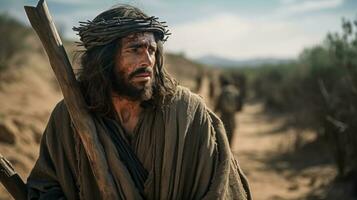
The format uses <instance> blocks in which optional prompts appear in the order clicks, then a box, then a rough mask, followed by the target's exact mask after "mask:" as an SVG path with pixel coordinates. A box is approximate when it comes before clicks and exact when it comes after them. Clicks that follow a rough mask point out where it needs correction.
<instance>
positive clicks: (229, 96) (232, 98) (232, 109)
mask: <svg viewBox="0 0 357 200" xmlns="http://www.w3.org/2000/svg"><path fill="white" fill-rule="evenodd" d="M220 82H221V86H222V91H221V94H220V95H219V97H218V100H217V104H216V106H215V111H218V112H220V116H221V119H222V122H223V124H224V127H225V129H226V134H227V137H228V141H229V144H230V146H232V139H233V135H234V131H235V128H236V119H235V114H236V112H237V111H239V110H240V109H241V108H242V106H241V105H242V99H241V96H240V93H239V91H238V89H237V88H236V86H235V85H233V83H232V80H230V78H229V77H228V76H225V75H221V76H220Z"/></svg>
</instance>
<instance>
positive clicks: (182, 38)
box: [166, 14, 327, 59]
mask: <svg viewBox="0 0 357 200" xmlns="http://www.w3.org/2000/svg"><path fill="white" fill-rule="evenodd" d="M301 23H304V22H301ZM171 30H172V33H173V35H172V37H170V38H169V41H168V42H167V44H166V47H167V49H168V50H170V51H174V52H184V53H186V54H187V55H188V56H190V57H200V56H203V55H207V54H210V55H212V54H213V55H219V56H224V57H229V58H234V59H247V58H256V57H279V58H281V57H284V58H291V57H296V56H297V55H298V54H299V52H300V51H301V50H302V49H303V48H305V47H307V46H311V45H314V44H316V43H318V42H320V40H321V39H322V38H323V37H324V35H325V33H326V32H327V31H326V30H324V29H323V28H322V29H321V31H320V32H316V31H315V30H312V29H311V30H307V29H306V27H305V28H303V26H302V25H301V24H296V23H292V22H287V21H266V20H248V19H244V18H241V17H239V16H237V15H233V14H231V15H229V14H222V15H217V16H215V17H212V18H209V19H204V20H201V21H196V22H191V23H186V24H182V25H178V26H174V27H172V28H171Z"/></svg>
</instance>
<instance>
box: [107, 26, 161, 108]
mask: <svg viewBox="0 0 357 200" xmlns="http://www.w3.org/2000/svg"><path fill="white" fill-rule="evenodd" d="M120 42H121V44H120V46H121V48H119V49H118V52H117V55H116V57H115V69H114V72H115V74H114V79H115V80H114V82H113V90H114V92H115V93H117V94H118V95H123V96H126V97H129V98H130V99H132V100H141V101H142V100H148V99H150V98H151V97H152V90H153V83H154V78H155V77H154V66H155V63H156V59H155V54H156V50H157V44H156V41H155V37H154V34H153V33H150V32H144V33H133V34H130V35H128V36H126V37H124V38H122V39H121V41H120Z"/></svg>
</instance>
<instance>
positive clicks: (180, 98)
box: [170, 86, 208, 117]
mask: <svg viewBox="0 0 357 200" xmlns="http://www.w3.org/2000/svg"><path fill="white" fill-rule="evenodd" d="M170 107H171V108H172V107H174V108H175V109H176V110H177V112H180V113H182V114H184V113H187V114H188V115H189V116H190V115H191V117H193V115H196V114H197V111H199V112H198V113H201V114H204V113H205V111H206V110H207V109H208V108H207V106H206V104H205V103H204V101H203V98H202V97H201V96H199V95H198V94H195V93H193V92H191V91H190V90H189V89H188V88H186V87H183V86H177V90H176V93H175V95H174V97H173V99H172V101H171V106H170Z"/></svg>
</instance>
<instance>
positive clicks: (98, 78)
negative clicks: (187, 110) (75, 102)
mask: <svg viewBox="0 0 357 200" xmlns="http://www.w3.org/2000/svg"><path fill="white" fill-rule="evenodd" d="M113 9H115V12H113V11H112V10H113ZM113 9H111V10H109V11H105V12H103V13H101V14H99V15H98V16H97V17H96V18H95V19H94V20H103V19H104V20H105V19H110V18H113V13H115V16H118V15H119V16H122V17H142V16H146V15H145V14H144V13H143V12H142V11H141V10H139V9H138V8H135V7H132V6H129V5H121V6H119V7H116V8H113ZM154 35H155V33H154ZM155 39H156V42H157V47H158V48H157V51H156V54H155V57H156V64H155V67H154V75H155V79H154V80H155V82H154V83H153V98H152V100H151V101H152V102H153V103H154V104H155V105H158V106H159V105H161V104H164V103H165V102H167V101H168V100H169V99H171V97H172V96H173V94H174V93H175V91H176V85H177V84H176V81H175V80H174V79H173V78H172V77H171V76H170V75H169V74H168V73H167V71H166V70H165V68H164V66H163V63H164V52H163V45H162V41H160V40H159V39H158V37H157V36H156V35H155ZM120 40H121V39H120V38H118V39H117V40H115V41H113V42H111V43H109V44H107V45H104V46H96V47H93V48H91V49H89V50H86V51H84V52H82V53H83V54H82V55H81V57H80V65H81V68H80V70H79V71H78V73H77V77H78V80H79V82H80V85H81V88H82V92H83V95H84V97H85V100H86V103H87V105H88V107H89V110H90V111H93V112H96V113H97V114H99V115H103V116H108V115H109V116H112V115H113V114H114V113H115V112H114V107H113V105H112V98H111V97H112V73H115V72H114V66H115V55H116V54H117V52H118V50H119V49H120Z"/></svg>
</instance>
